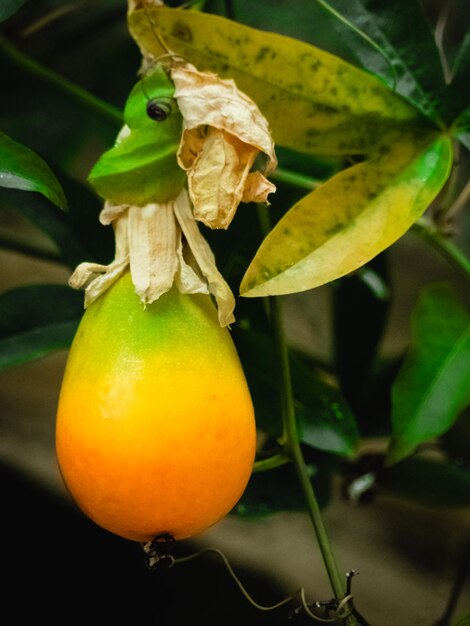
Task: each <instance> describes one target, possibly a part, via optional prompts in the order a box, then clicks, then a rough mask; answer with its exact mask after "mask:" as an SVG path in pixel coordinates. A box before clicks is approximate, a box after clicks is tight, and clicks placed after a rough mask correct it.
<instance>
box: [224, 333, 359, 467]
mask: <svg viewBox="0 0 470 626" xmlns="http://www.w3.org/2000/svg"><path fill="white" fill-rule="evenodd" d="M234 341H235V345H236V347H237V350H238V352H239V354H240V358H241V361H242V364H243V367H244V370H245V374H246V376H247V380H248V386H249V387H250V391H251V393H252V396H253V401H254V405H255V413H256V421H257V425H258V427H259V428H260V429H262V430H265V431H266V432H267V433H269V434H270V435H272V436H273V437H276V436H279V434H280V428H281V421H280V420H281V416H280V411H279V395H278V379H277V370H276V354H275V349H274V345H273V343H272V341H271V340H270V338H269V337H267V336H264V335H262V334H261V333H258V332H255V331H252V330H247V329H240V328H237V330H234ZM290 362H291V375H292V384H293V391H294V400H295V410H296V415H297V419H298V424H299V430H300V439H301V441H302V442H303V443H306V444H308V445H309V446H312V447H313V448H317V449H319V450H324V451H326V452H333V453H335V454H341V455H346V456H347V455H350V454H352V453H353V452H354V451H355V448H356V446H357V443H358V432H357V426H356V422H355V419H354V416H353V414H352V413H351V410H350V409H349V407H348V405H347V404H346V402H345V401H344V398H343V397H342V395H341V393H340V392H339V390H338V389H336V388H335V387H333V386H332V385H330V384H327V383H326V382H324V380H322V379H321V378H320V377H319V376H318V375H317V374H315V373H314V372H312V371H311V370H310V369H309V368H308V367H307V366H306V365H305V364H304V363H303V362H302V361H301V360H300V359H299V358H298V357H296V356H295V355H294V354H291V355H290Z"/></svg>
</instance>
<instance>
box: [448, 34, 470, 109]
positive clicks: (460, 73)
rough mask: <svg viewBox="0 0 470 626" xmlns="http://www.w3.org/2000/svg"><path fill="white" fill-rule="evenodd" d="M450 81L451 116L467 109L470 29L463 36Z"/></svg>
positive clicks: (469, 75) (469, 79) (469, 73)
mask: <svg viewBox="0 0 470 626" xmlns="http://www.w3.org/2000/svg"><path fill="white" fill-rule="evenodd" d="M451 76H452V82H451V84H450V87H449V94H448V101H449V104H450V106H451V107H452V112H453V117H456V116H457V115H459V114H461V113H462V111H463V110H464V109H465V108H467V109H468V99H469V98H468V85H469V84H470V31H467V34H466V35H465V37H464V40H463V42H462V44H461V46H460V49H459V51H458V53H457V56H456V58H455V62H454V65H453V67H452V70H451ZM467 115H468V114H467Z"/></svg>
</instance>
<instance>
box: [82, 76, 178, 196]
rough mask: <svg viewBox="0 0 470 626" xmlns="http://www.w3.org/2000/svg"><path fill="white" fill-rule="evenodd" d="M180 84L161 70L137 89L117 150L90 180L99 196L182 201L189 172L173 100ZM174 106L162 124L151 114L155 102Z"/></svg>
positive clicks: (128, 105)
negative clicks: (181, 162)
mask: <svg viewBox="0 0 470 626" xmlns="http://www.w3.org/2000/svg"><path fill="white" fill-rule="evenodd" d="M173 94H174V85H173V83H172V82H171V80H170V78H169V77H168V76H167V74H166V72H165V71H164V69H163V68H162V67H161V66H160V65H157V66H156V67H155V69H154V70H153V71H152V72H151V73H150V74H148V75H146V76H144V77H143V78H142V80H141V81H140V82H138V83H137V85H135V87H134V88H133V90H132V91H131V94H130V96H129V98H128V100H127V102H126V108H125V110H124V121H125V123H126V125H127V126H128V128H129V132H128V134H126V132H125V131H124V132H121V135H120V136H119V137H118V139H117V141H116V144H115V146H114V147H113V148H111V149H110V150H108V151H107V152H105V153H104V154H103V155H102V156H101V158H100V159H99V160H98V162H97V163H96V165H95V166H94V167H93V169H92V171H91V173H90V175H89V181H90V182H91V184H92V185H93V187H94V188H95V189H96V191H97V192H98V193H99V194H100V196H102V197H103V198H106V200H110V201H111V202H113V203H115V204H131V205H136V206H143V205H145V204H149V203H150V202H165V201H166V200H168V199H170V198H173V197H176V196H177V195H178V193H179V192H180V191H181V189H182V188H183V186H184V182H185V172H184V171H183V170H182V169H181V168H180V167H179V166H178V163H177V160H176V152H177V150H178V146H179V142H180V138H181V133H182V117H181V113H180V111H179V109H178V106H177V104H176V100H174V98H173ZM154 101H157V104H158V103H159V102H162V103H163V104H164V106H165V108H166V107H167V105H168V104H170V112H169V114H168V116H167V117H166V118H165V119H164V120H161V121H157V120H155V119H152V118H151V117H150V116H149V115H148V113H147V106H148V104H149V102H154Z"/></svg>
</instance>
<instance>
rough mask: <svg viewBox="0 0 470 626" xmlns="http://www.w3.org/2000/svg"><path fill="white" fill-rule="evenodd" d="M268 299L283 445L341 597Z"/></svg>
mask: <svg viewBox="0 0 470 626" xmlns="http://www.w3.org/2000/svg"><path fill="white" fill-rule="evenodd" d="M258 215H259V221H260V224H261V227H262V229H263V231H265V229H266V226H267V224H268V221H269V216H268V215H267V211H266V208H265V207H264V206H258ZM267 301H268V306H269V312H270V321H271V328H272V332H273V338H274V343H275V346H276V352H277V360H278V366H279V367H278V371H279V386H280V396H281V416H282V437H281V445H282V447H283V453H284V456H286V457H287V458H289V459H291V461H292V463H293V465H294V468H295V472H296V474H297V479H298V481H299V483H300V486H301V488H302V491H303V494H304V497H305V501H306V503H307V507H308V512H309V516H310V519H311V521H312V525H313V528H314V530H315V534H316V537H317V541H318V545H319V547H320V552H321V555H322V557H323V562H324V564H325V568H326V570H327V573H328V578H329V580H330V584H331V588H332V590H333V593H334V596H335V598H336V599H337V600H341V599H342V598H343V597H344V596H345V594H346V588H345V585H344V581H343V577H342V576H341V574H340V572H339V569H338V566H337V564H336V560H335V557H334V554H333V549H332V546H331V543H330V539H329V537H328V533H327V531H326V527H325V524H324V523H323V518H322V515H321V512H320V507H319V505H318V500H317V497H316V495H315V491H314V489H313V486H312V483H311V481H310V477H309V474H308V470H307V465H306V463H305V459H304V456H303V453H302V448H301V447H300V438H299V431H298V427H297V419H296V415H295V406H294V395H293V392H292V380H291V375H290V364H289V352H288V348H287V343H286V338H285V333H284V325H283V320H282V311H281V304H280V301H279V298H277V297H274V296H269V297H268V298H267ZM344 623H345V624H347V626H355V625H356V623H357V622H356V620H355V619H354V617H353V616H352V615H349V616H347V617H346V618H344Z"/></svg>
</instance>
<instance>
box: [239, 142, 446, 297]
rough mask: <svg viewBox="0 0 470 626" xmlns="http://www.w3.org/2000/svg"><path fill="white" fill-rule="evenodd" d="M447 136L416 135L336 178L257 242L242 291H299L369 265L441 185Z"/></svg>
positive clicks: (248, 293) (253, 294)
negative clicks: (422, 136) (434, 137)
mask: <svg viewBox="0 0 470 626" xmlns="http://www.w3.org/2000/svg"><path fill="white" fill-rule="evenodd" d="M451 164H452V144H451V141H450V140H449V139H448V138H438V139H434V140H433V141H430V139H429V138H428V139H427V141H426V142H424V140H423V138H421V137H419V136H416V137H414V138H412V137H404V138H403V139H402V140H401V141H397V142H396V143H395V144H392V145H391V147H390V149H389V151H388V153H387V154H384V155H383V156H380V157H376V158H374V159H371V160H370V161H366V162H363V163H359V164H358V165H355V166H353V167H350V168H349V169H347V170H344V171H342V172H340V173H339V174H337V175H335V176H333V178H331V179H330V180H329V181H327V182H326V183H325V184H323V185H321V186H320V187H318V188H317V189H316V190H315V191H313V192H312V193H311V194H309V195H307V196H305V197H304V198H303V199H302V200H300V202H298V203H297V204H295V205H294V206H293V207H292V208H291V209H290V210H289V211H288V212H287V213H286V215H285V216H284V217H283V218H282V219H281V220H280V222H278V224H277V225H276V226H275V228H274V229H273V230H272V231H271V232H270V233H269V235H268V236H267V237H266V239H265V240H264V241H263V243H262V244H261V246H260V248H259V250H258V252H257V253H256V255H255V258H254V259H253V261H252V262H251V265H250V266H249V268H248V270H247V272H246V274H245V276H244V278H243V281H242V284H241V286H240V293H241V295H243V296H248V297H257V296H266V295H280V294H286V293H294V292H296V291H304V290H306V289H311V288H313V287H318V286H319V285H323V284H325V283H328V282H330V281H332V280H335V279H337V278H339V277H341V276H344V275H345V274H348V273H349V272H352V271H353V270H356V269H357V268H358V267H361V266H362V265H364V264H365V263H367V262H368V261H369V260H370V259H372V258H373V257H374V256H376V255H377V254H379V252H382V251H383V250H385V249H386V248H387V247H388V246H390V245H391V244H392V243H394V242H395V241H396V240H397V239H398V238H399V237H401V236H402V235H403V234H404V233H405V232H406V231H407V230H408V228H410V226H411V225H412V224H413V223H414V222H415V221H416V220H417V219H418V218H419V217H420V215H421V214H422V213H423V212H424V211H425V210H426V209H427V207H428V206H429V204H430V202H431V201H432V200H433V199H434V198H435V196H436V195H437V193H438V192H439V190H440V189H441V188H442V186H443V185H444V183H445V181H446V179H447V177H448V175H449V171H450V167H451Z"/></svg>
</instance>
